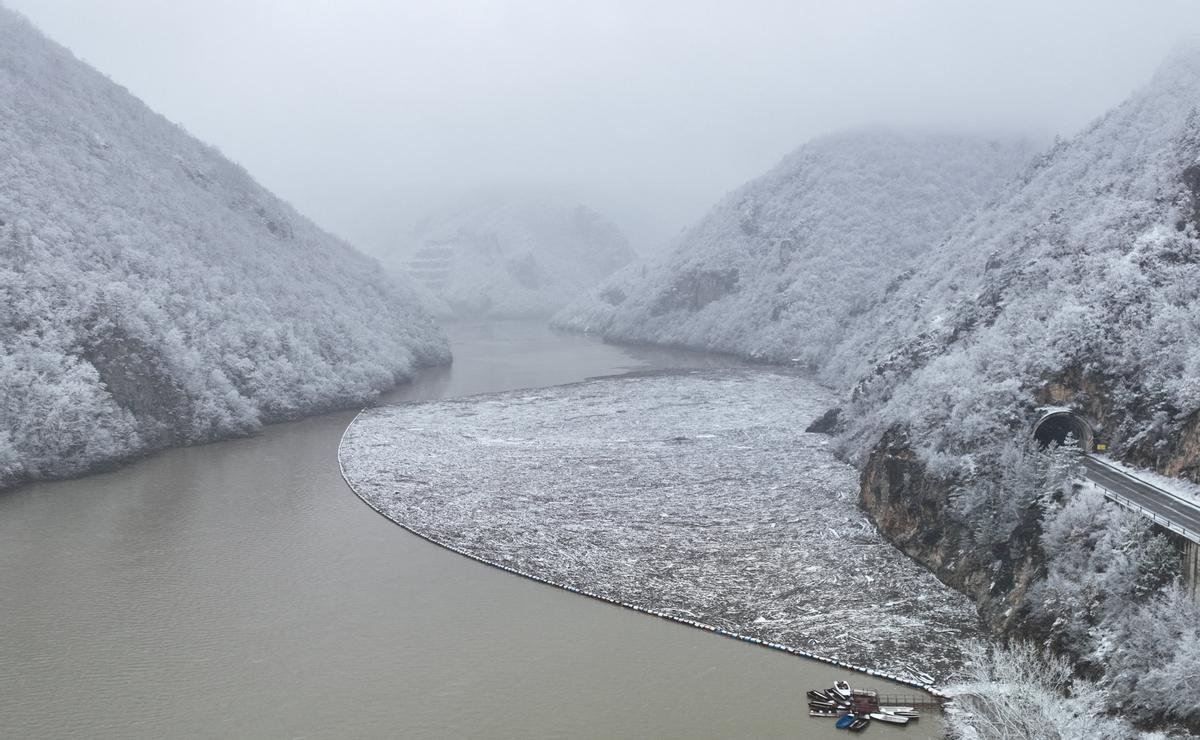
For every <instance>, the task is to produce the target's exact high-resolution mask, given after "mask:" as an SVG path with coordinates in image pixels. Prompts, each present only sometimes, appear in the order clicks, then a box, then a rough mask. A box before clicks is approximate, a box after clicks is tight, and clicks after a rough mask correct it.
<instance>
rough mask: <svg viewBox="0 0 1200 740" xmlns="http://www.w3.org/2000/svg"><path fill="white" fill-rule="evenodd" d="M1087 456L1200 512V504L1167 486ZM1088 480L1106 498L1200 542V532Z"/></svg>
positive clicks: (1097, 482) (1161, 525)
mask: <svg viewBox="0 0 1200 740" xmlns="http://www.w3.org/2000/svg"><path fill="white" fill-rule="evenodd" d="M1087 458H1088V460H1091V461H1093V462H1096V463H1099V464H1100V465H1103V466H1104V467H1105V468H1107V469H1108V470H1111V471H1113V472H1114V473H1117V474H1119V475H1121V476H1123V477H1125V478H1129V479H1130V480H1134V481H1137V482H1138V483H1139V484H1141V485H1143V486H1146V487H1147V488H1152V489H1154V491H1155V492H1157V493H1159V494H1162V495H1163V496H1166V497H1168V498H1171V499H1174V500H1175V501H1178V502H1179V503H1181V504H1184V505H1185V506H1189V507H1191V508H1193V509H1196V510H1197V511H1198V512H1200V506H1197V505H1196V503H1195V502H1192V501H1188V500H1187V499H1185V498H1182V497H1181V496H1178V495H1176V494H1174V493H1171V492H1170V491H1168V490H1166V489H1165V488H1160V487H1158V486H1156V485H1154V484H1153V483H1149V482H1147V481H1144V480H1142V479H1141V478H1136V477H1134V476H1132V475H1130V474H1129V473H1128V472H1126V471H1124V470H1122V469H1121V468H1118V467H1116V466H1115V465H1110V464H1108V463H1106V462H1104V461H1103V460H1101V459H1099V458H1097V457H1094V456H1092V455H1088V456H1087ZM1088 482H1089V483H1091V484H1092V485H1094V486H1096V487H1097V488H1099V489H1100V490H1102V491H1104V495H1105V497H1106V498H1109V499H1111V500H1112V501H1114V502H1116V503H1117V504H1119V505H1121V506H1124V507H1125V508H1126V509H1130V510H1132V511H1136V512H1137V513H1139V514H1141V515H1142V516H1144V517H1146V518H1147V519H1150V520H1151V521H1153V522H1154V523H1155V524H1157V525H1159V526H1160V527H1163V528H1165V529H1169V530H1170V531H1172V532H1175V533H1176V534H1178V535H1180V536H1182V537H1185V538H1187V539H1189V540H1191V541H1192V542H1195V543H1196V544H1200V532H1195V531H1193V530H1191V529H1188V528H1187V527H1185V526H1183V525H1181V524H1176V523H1175V522H1173V521H1171V520H1170V519H1167V518H1166V517H1164V516H1162V515H1161V514H1158V513H1157V512H1155V511H1153V510H1151V509H1147V508H1146V507H1145V506H1142V505H1141V504H1139V503H1138V502H1136V501H1133V500H1131V499H1130V498H1128V497H1126V496H1124V495H1122V494H1120V493H1117V492H1116V491H1114V490H1112V489H1111V488H1109V487H1107V486H1105V485H1104V484H1103V483H1100V482H1099V481H1094V480H1091V479H1090V478H1089V479H1088Z"/></svg>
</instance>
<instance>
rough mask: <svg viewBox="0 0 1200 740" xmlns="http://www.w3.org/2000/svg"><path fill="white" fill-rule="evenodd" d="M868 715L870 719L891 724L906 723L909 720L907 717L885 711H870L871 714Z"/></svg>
mask: <svg viewBox="0 0 1200 740" xmlns="http://www.w3.org/2000/svg"><path fill="white" fill-rule="evenodd" d="M868 716H869V717H870V718H871V719H875V720H879V721H880V722H887V723H888V724H893V725H907V724H908V722H909V718H908V717H901V716H900V715H898V714H888V713H886V712H871V714H870V715H868Z"/></svg>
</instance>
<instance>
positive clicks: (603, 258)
mask: <svg viewBox="0 0 1200 740" xmlns="http://www.w3.org/2000/svg"><path fill="white" fill-rule="evenodd" d="M633 256H634V255H633V251H632V250H631V249H630V248H629V244H628V242H627V241H626V239H625V236H624V235H623V234H621V232H620V230H619V229H617V227H616V226H615V225H613V224H612V223H611V222H610V221H608V220H607V219H605V218H604V217H603V216H601V215H600V214H598V213H596V212H595V211H592V210H591V209H589V208H587V207H586V206H583V205H580V204H578V203H574V202H571V201H567V200H564V199H562V198H558V197H550V196H544V197H531V196H527V195H517V196H514V195H503V194H498V195H489V196H478V197H474V198H471V199H468V200H466V201H463V202H461V203H459V204H457V205H456V206H454V207H450V208H444V209H441V210H438V211H436V212H434V213H431V214H429V215H428V216H426V217H425V218H424V219H422V220H421V222H420V223H419V224H417V226H416V228H415V229H414V231H413V234H412V235H411V236H410V238H409V245H408V247H407V248H405V249H403V250H401V252H400V253H399V254H398V255H397V256H396V257H395V258H393V259H392V260H391V261H390V264H391V265H392V266H393V267H394V268H395V269H397V270H400V271H402V272H404V273H406V274H407V275H408V276H410V277H411V278H413V279H414V280H416V281H417V282H418V283H420V284H421V285H423V286H424V287H425V288H426V289H427V290H428V291H429V292H430V293H431V294H432V295H434V296H436V299H437V300H440V301H441V305H440V307H439V308H440V313H442V314H443V315H446V316H453V317H457V318H501V319H504V318H527V317H545V316H549V315H550V314H552V313H554V312H555V311H556V310H558V309H559V308H561V307H562V306H563V305H565V304H566V303H567V302H568V301H570V300H571V299H573V298H575V297H576V296H578V295H579V293H580V292H582V291H584V290H586V289H587V288H589V287H591V286H592V285H595V284H596V283H597V282H599V281H600V280H602V279H603V278H605V277H607V276H608V275H610V274H612V272H613V271H615V270H617V269H619V268H620V267H622V266H624V265H626V264H628V263H629V262H630V261H631V260H633Z"/></svg>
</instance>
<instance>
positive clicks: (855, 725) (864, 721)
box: [846, 717, 871, 732]
mask: <svg viewBox="0 0 1200 740" xmlns="http://www.w3.org/2000/svg"><path fill="white" fill-rule="evenodd" d="M869 724H871V718H870V717H855V718H854V721H853V722H851V723H850V724H849V726H847V727H846V729H847V730H851V731H853V732H862V731H863V730H865V729H867V725H869Z"/></svg>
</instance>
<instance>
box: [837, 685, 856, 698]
mask: <svg viewBox="0 0 1200 740" xmlns="http://www.w3.org/2000/svg"><path fill="white" fill-rule="evenodd" d="M833 691H836V692H837V693H839V694H841V695H842V696H844V697H845V698H847V699H849V698H850V696H851V695H852V694H853V692H852V691H851V690H850V684H848V683H846V682H845V681H834V682H833Z"/></svg>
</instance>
